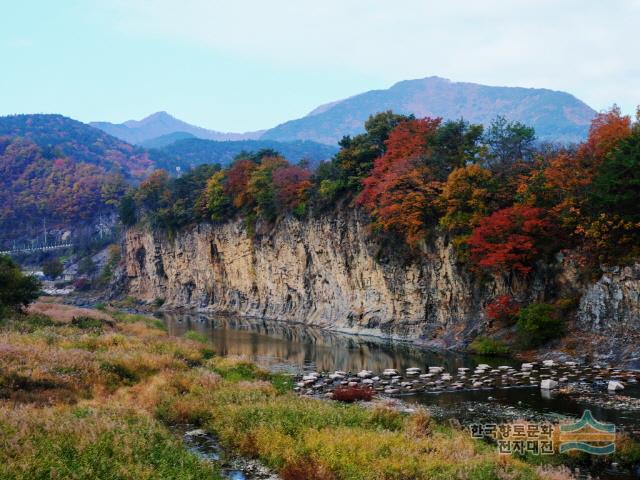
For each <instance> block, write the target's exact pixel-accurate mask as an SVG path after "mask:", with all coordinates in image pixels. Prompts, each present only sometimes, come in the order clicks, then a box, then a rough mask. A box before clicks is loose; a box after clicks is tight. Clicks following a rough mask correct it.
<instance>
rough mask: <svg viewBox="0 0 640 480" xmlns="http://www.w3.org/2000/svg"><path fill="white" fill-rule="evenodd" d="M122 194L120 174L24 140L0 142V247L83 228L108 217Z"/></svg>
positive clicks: (124, 184) (15, 139) (11, 139)
mask: <svg viewBox="0 0 640 480" xmlns="http://www.w3.org/2000/svg"><path fill="white" fill-rule="evenodd" d="M126 188H127V184H126V182H125V179H124V177H123V175H122V174H120V173H119V172H114V171H107V170H106V169H105V168H103V167H102V166H99V165H95V164H91V163H86V162H79V161H75V160H72V159H70V158H67V157H65V156H63V155H61V154H60V152H59V151H57V150H54V149H42V148H41V147H39V146H38V145H36V144H35V143H33V142H32V141H31V140H27V139H24V138H9V137H0V232H2V235H0V241H1V242H3V245H2V246H7V244H6V243H7V242H9V241H11V240H14V239H20V238H22V237H24V236H30V235H31V234H32V233H33V231H34V230H35V229H37V231H38V232H40V231H41V229H42V225H43V222H47V223H48V227H49V228H56V227H62V226H70V225H74V224H77V223H80V222H85V221H88V220H90V219H92V218H93V217H95V216H96V215H97V214H99V213H101V212H102V213H108V212H112V211H113V210H114V208H115V205H117V203H118V201H119V199H120V198H121V196H122V195H123V193H124V192H125V190H126Z"/></svg>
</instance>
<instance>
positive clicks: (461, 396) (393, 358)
mask: <svg viewBox="0 0 640 480" xmlns="http://www.w3.org/2000/svg"><path fill="white" fill-rule="evenodd" d="M164 321H165V323H166V325H167V328H168V330H169V333H170V334H172V335H183V334H184V333H185V332H187V331H189V330H194V331H197V332H199V333H201V334H203V335H205V336H207V338H209V339H210V340H211V342H212V345H213V350H214V352H215V353H216V354H217V355H222V356H229V355H231V356H243V357H245V358H247V359H249V360H252V361H254V362H256V363H257V364H259V365H260V366H262V367H263V368H267V369H269V370H272V371H279V372H290V373H301V372H304V371H310V370H313V371H318V372H327V371H334V370H345V371H351V372H358V371H360V370H362V369H367V370H372V371H374V372H382V371H383V370H384V369H385V368H395V369H398V370H400V371H403V370H405V369H406V368H408V367H420V368H423V369H424V368H425V367H427V366H442V367H444V368H445V370H448V371H450V372H451V373H455V372H456V370H457V368H458V367H471V368H472V367H474V366H476V365H477V364H479V363H487V364H489V365H492V366H498V365H516V366H519V364H520V363H519V362H517V361H513V360H510V359H495V358H486V357H474V356H470V355H466V354H461V353H454V352H448V351H445V352H442V351H430V350H423V349H420V348H417V347H415V346H412V345H410V344H405V343H401V342H393V341H385V340H383V339H377V338H373V337H360V336H353V335H345V334H339V333H335V332H328V331H325V330H320V329H317V328H311V327H308V326H304V325H291V324H285V323H279V322H267V321H256V320H251V319H246V318H236V317H220V316H210V315H175V314H171V315H170V314H166V315H165V317H164ZM624 394H625V395H629V396H634V397H640V388H639V387H638V386H632V385H629V386H628V387H627V388H626V389H625V391H624ZM602 395H607V393H606V392H603V394H602ZM402 399H403V400H404V401H406V402H409V403H421V404H426V405H429V407H430V408H432V409H433V410H435V411H436V413H437V415H438V416H440V417H443V418H447V417H449V418H451V417H455V418H457V419H459V420H460V421H462V422H469V421H474V422H476V421H485V420H486V421H495V420H500V419H504V418H511V419H513V418H523V417H526V418H541V417H545V418H553V417H554V416H558V415H560V416H564V415H568V416H576V417H579V416H580V415H581V414H582V412H583V410H584V409H585V408H590V409H591V411H592V413H593V414H594V416H595V417H596V418H597V419H598V420H601V421H608V422H613V423H616V425H618V426H619V427H623V428H625V429H627V430H630V431H632V432H636V433H637V432H638V431H640V413H638V412H635V411H619V410H614V409H608V408H599V407H593V406H587V405H584V404H581V403H579V402H577V401H575V400H572V399H568V398H566V397H548V396H547V398H545V397H544V396H543V395H542V393H541V391H540V389H539V387H535V386H533V387H530V386H526V387H512V388H499V389H491V390H468V391H456V392H442V393H426V394H416V395H406V396H403V397H402Z"/></svg>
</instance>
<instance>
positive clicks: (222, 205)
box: [200, 170, 232, 222]
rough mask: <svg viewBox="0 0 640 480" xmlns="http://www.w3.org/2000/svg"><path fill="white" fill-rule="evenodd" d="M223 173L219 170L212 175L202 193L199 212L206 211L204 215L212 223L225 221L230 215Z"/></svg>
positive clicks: (230, 206)
mask: <svg viewBox="0 0 640 480" xmlns="http://www.w3.org/2000/svg"><path fill="white" fill-rule="evenodd" d="M224 181H225V172H224V171H222V170H220V171H219V172H216V173H214V174H213V175H212V176H211V178H209V180H207V186H206V188H205V190H204V192H203V199H202V200H201V201H200V202H201V205H202V207H201V208H200V210H201V211H202V210H204V211H206V215H203V217H205V218H206V217H208V218H209V219H210V220H213V221H214V222H221V221H223V220H226V219H227V218H228V216H229V214H230V213H231V208H232V205H231V200H230V199H229V197H228V196H227V195H226V193H225V184H224Z"/></svg>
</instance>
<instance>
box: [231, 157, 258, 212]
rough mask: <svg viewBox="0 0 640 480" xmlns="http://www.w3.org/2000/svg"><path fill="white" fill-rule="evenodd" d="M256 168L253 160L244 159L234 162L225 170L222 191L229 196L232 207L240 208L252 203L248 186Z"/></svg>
mask: <svg viewBox="0 0 640 480" xmlns="http://www.w3.org/2000/svg"><path fill="white" fill-rule="evenodd" d="M256 168H257V165H256V164H255V163H254V162H252V161H251V160H246V159H244V160H238V161H237V162H235V163H234V164H233V165H232V166H231V167H230V168H229V170H228V171H227V181H226V182H225V185H224V193H225V195H227V196H228V197H229V198H231V202H232V203H233V206H234V207H236V208H242V207H245V206H248V205H250V204H251V203H252V201H253V199H252V198H251V195H249V188H248V187H249V180H250V179H251V174H252V173H253V171H254V170H255V169H256Z"/></svg>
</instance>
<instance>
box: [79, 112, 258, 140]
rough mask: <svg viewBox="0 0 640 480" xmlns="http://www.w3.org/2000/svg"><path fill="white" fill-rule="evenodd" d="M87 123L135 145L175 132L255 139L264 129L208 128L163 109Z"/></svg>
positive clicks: (219, 138)
mask: <svg viewBox="0 0 640 480" xmlns="http://www.w3.org/2000/svg"><path fill="white" fill-rule="evenodd" d="M89 125H91V126H92V127H95V128H99V129H100V130H102V131H104V132H106V133H108V134H110V135H112V136H114V137H117V138H120V139H121V140H124V141H126V142H128V143H132V144H135V145H141V144H144V143H145V142H148V141H150V140H153V139H156V138H158V137H162V136H165V135H169V134H172V133H177V132H183V133H189V134H191V135H193V136H194V137H197V138H202V139H204V140H217V141H223V140H250V139H257V138H259V137H260V136H261V135H262V134H263V133H264V130H258V131H255V132H245V133H234V132H219V131H216V130H209V129H206V128H202V127H198V126H196V125H192V124H190V123H187V122H185V121H183V120H180V119H178V118H176V117H174V116H173V115H170V114H169V113H167V112H165V111H159V112H155V113H152V114H151V115H148V116H146V117H144V118H142V119H141V120H127V121H125V122H123V123H111V122H90V123H89Z"/></svg>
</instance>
